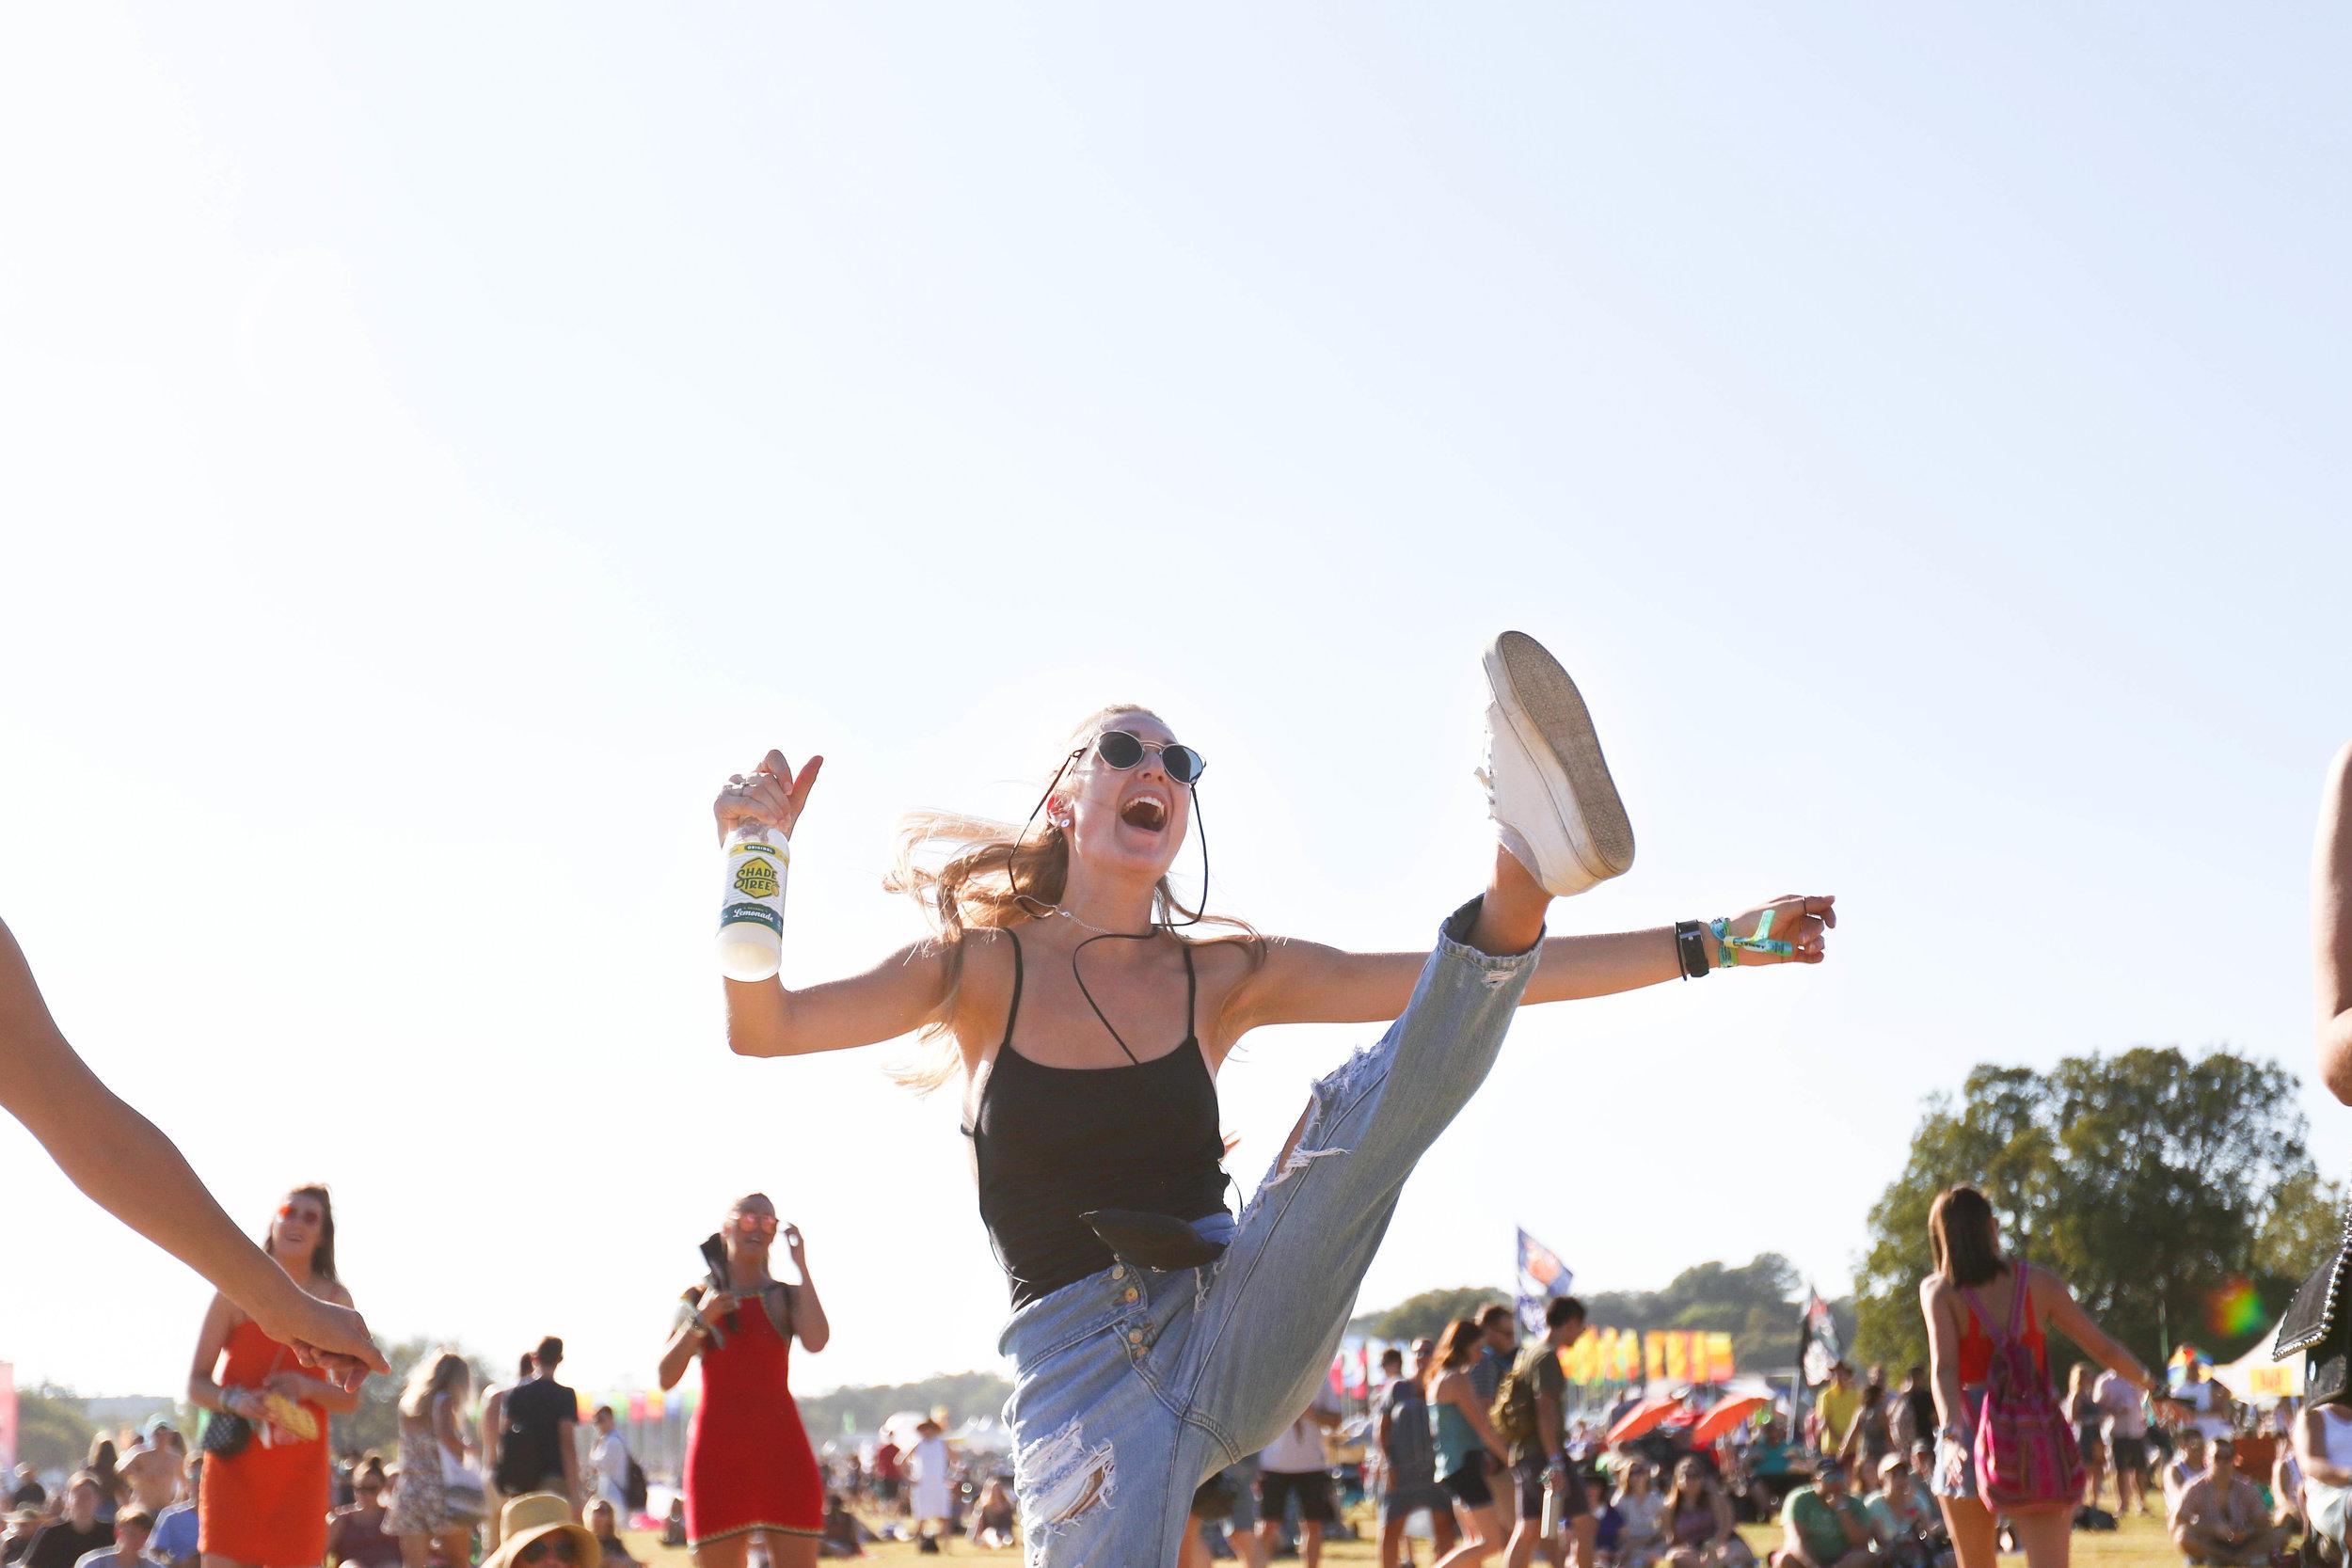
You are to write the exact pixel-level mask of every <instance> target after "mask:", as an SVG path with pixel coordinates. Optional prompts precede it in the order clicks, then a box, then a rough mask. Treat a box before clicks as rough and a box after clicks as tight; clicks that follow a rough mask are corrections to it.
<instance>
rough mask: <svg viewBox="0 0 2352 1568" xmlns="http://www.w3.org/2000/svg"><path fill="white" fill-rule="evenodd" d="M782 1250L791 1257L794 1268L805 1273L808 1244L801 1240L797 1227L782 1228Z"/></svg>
mask: <svg viewBox="0 0 2352 1568" xmlns="http://www.w3.org/2000/svg"><path fill="white" fill-rule="evenodd" d="M784 1250H785V1251H787V1252H788V1253H790V1254H791V1255H792V1261H793V1264H794V1265H795V1266H796V1267H798V1268H799V1269H800V1270H801V1271H802V1272H803V1273H805V1272H807V1269H808V1243H805V1242H803V1241H802V1240H801V1227H799V1226H797V1225H787V1226H786V1227H784Z"/></svg>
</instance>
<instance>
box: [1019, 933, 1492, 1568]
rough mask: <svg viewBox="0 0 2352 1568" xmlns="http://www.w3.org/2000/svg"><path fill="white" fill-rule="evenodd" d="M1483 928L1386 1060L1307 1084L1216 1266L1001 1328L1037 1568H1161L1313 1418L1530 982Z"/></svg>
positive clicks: (1078, 1300) (1432, 970) (1074, 1296)
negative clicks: (1302, 1105)
mask: <svg viewBox="0 0 2352 1568" xmlns="http://www.w3.org/2000/svg"><path fill="white" fill-rule="evenodd" d="M1477 909H1478V906H1477V904H1476V903H1475V902H1472V903H1470V904H1469V905H1466V906H1465V907H1464V908H1462V909H1461V910H1459V911H1455V913H1454V915H1453V917H1452V918H1450V919H1449V920H1448V921H1447V922H1446V923H1445V925H1444V926H1443V927H1441V928H1440V929H1439V932H1438V945H1437V949H1436V951H1434V952H1432V953H1431V954H1430V956H1429V961H1428V963H1427V965H1426V966H1424V967H1423V968H1422V973H1421V979H1420V981H1419V982H1418V983H1417V984H1416V985H1415V987H1414V989H1413V998H1412V1001H1411V1002H1410V1003H1409V1004H1408V1005H1407V1006H1406V1009H1405V1012H1404V1015H1403V1016H1402V1017H1400V1018H1399V1019H1398V1020H1397V1021H1396V1022H1394V1023H1392V1024H1391V1025H1390V1026H1389V1030H1388V1033H1387V1034H1385V1035H1383V1036H1382V1037H1380V1039H1379V1041H1378V1043H1376V1044H1375V1045H1372V1046H1369V1047H1367V1048H1366V1049H1364V1050H1362V1051H1359V1052H1358V1053H1356V1054H1355V1055H1354V1056H1352V1057H1350V1058H1349V1059H1348V1060H1347V1061H1346V1062H1344V1063H1343V1064H1342V1065H1341V1066H1340V1067H1339V1068H1338V1069H1335V1070H1334V1071H1332V1072H1331V1073H1329V1074H1328V1075H1327V1076H1326V1077H1324V1078H1323V1079H1321V1080H1319V1081H1318V1082H1317V1083H1316V1084H1315V1085H1314V1093H1313V1098H1312V1101H1311V1104H1310V1105H1309V1107H1308V1115H1307V1120H1306V1123H1305V1126H1304V1127H1303V1129H1302V1130H1301V1131H1300V1132H1299V1135H1298V1138H1297V1141H1296V1143H1295V1147H1294V1148H1292V1150H1291V1151H1290V1152H1289V1154H1288V1156H1287V1158H1284V1159H1282V1160H1280V1161H1279V1164H1278V1165H1277V1166H1276V1168H1273V1169H1270V1170H1268V1171H1267V1172H1266V1176H1265V1180H1263V1182H1262V1183H1261V1184H1260V1186H1259V1188H1258V1193H1257V1196H1255V1197H1253V1198H1251V1199H1250V1200H1249V1204H1248V1208H1246V1209H1245V1210H1243V1212H1242V1214H1241V1218H1240V1221H1239V1223H1238V1224H1237V1225H1236V1227H1235V1228H1234V1232H1233V1237H1232V1243H1231V1244H1230V1245H1229V1246H1228V1247H1227V1248H1226V1251H1225V1255H1224V1257H1222V1258H1220V1259H1217V1261H1216V1262H1215V1263H1213V1264H1210V1265H1208V1266H1207V1267H1205V1268H1200V1269H1183V1270H1175V1271H1169V1272H1165V1273H1163V1272H1159V1271H1156V1270H1152V1269H1139V1268H1135V1267H1132V1266H1130V1265H1127V1264H1124V1263H1120V1264H1114V1265H1113V1266H1112V1267H1110V1268H1108V1269H1105V1270H1104V1271H1103V1272H1102V1273H1100V1274H1097V1275H1090V1276H1089V1277H1088V1278H1085V1279H1081V1280H1079V1281H1078V1282H1077V1283H1075V1284H1073V1285H1065V1286H1063V1287H1062V1288H1061V1289H1060V1290H1058V1291H1054V1292H1053V1293H1052V1294H1051V1295H1048V1296H1045V1297H1043V1298H1041V1299H1040V1300H1038V1301H1033V1302H1031V1303H1030V1304H1029V1305H1028V1306H1026V1307H1023V1308H1021V1310H1020V1311H1018V1312H1016V1313H1015V1314H1013V1318H1012V1321H1011V1322H1010V1323H1008V1324H1006V1325H1005V1332H1004V1337H1003V1338H1002V1339H1001V1340H999V1342H998V1345H997V1348H998V1350H999V1351H1001V1352H1002V1353H1003V1354H1006V1355H1008V1356H1010V1357H1011V1358H1012V1361H1013V1367H1014V1371H1013V1391H1012V1398H1011V1399H1010V1400H1009V1401H1008V1402H1006V1404H1005V1421H1006V1424H1007V1425H1008V1426H1009V1427H1010V1428H1011V1429H1012V1438H1013V1490H1014V1493H1015V1495H1016V1497H1018V1498H1019V1500H1020V1505H1021V1524H1022V1534H1023V1537H1024V1539H1025V1541H1026V1543H1027V1546H1026V1550H1027V1560H1028V1562H1029V1563H1031V1564H1033V1565H1041V1568H1078V1565H1079V1564H1090V1565H1093V1568H1172V1565H1173V1564H1174V1563H1175V1561H1176V1554H1177V1550H1178V1548H1179V1546H1180V1545H1181V1544H1182V1543H1183V1539H1184V1529H1185V1528H1186V1525H1187V1522H1188V1520H1189V1517H1190V1512H1191V1506H1192V1495H1193V1491H1194V1489H1195V1488H1197V1487H1198V1486H1199V1485H1200V1482H1201V1481H1204V1480H1206V1479H1207V1478H1208V1477H1209V1476H1210V1475H1211V1474H1213V1473H1214V1472H1216V1471H1217V1470H1220V1469H1222V1468H1224V1467H1225V1466H1226V1465H1230V1464H1232V1463H1233V1462H1234V1461H1236V1460H1238V1459H1242V1458H1245V1457H1247V1456H1248V1455H1250V1454H1253V1453H1255V1452H1257V1451H1258V1450H1259V1449H1263V1447H1265V1445H1266V1444H1267V1443H1269V1442H1271V1441H1273V1439H1274V1438H1275V1437H1276V1436H1277V1435H1279V1433H1281V1431H1282V1429H1283V1428H1285V1427H1287V1426H1288V1425H1290V1423H1291V1422H1292V1421H1294V1420H1295V1419H1296V1418H1297V1417H1298V1413H1299V1412H1300V1411H1302V1410H1304V1409H1306V1408H1307V1405H1308V1403H1309V1402H1310V1401H1311V1400H1312V1398H1313V1397H1314V1392H1315V1389H1316V1387H1317V1386H1319V1385H1320V1384H1321V1383H1322V1382H1323V1380H1324V1377H1325V1375H1326V1373H1327V1370H1328V1368H1329V1367H1330V1364H1331V1355H1332V1353H1333V1352H1334V1351H1336V1350H1337V1349H1338V1348H1339V1342H1340V1335H1341V1331H1342V1330H1343V1328H1345V1326H1346V1324H1347V1318H1348V1314H1349V1313H1350V1312H1351V1311H1353V1310H1354V1309H1355V1305H1356V1291H1357V1287H1359V1285H1361V1284H1362V1283H1363V1277H1364V1271H1365V1270H1366V1269H1367V1268H1369V1267H1370V1266H1371V1264H1372V1259H1373V1254H1374V1253H1375V1252H1376V1251H1378V1250H1379V1246H1380V1238H1381V1236H1382V1235H1383V1234H1384V1233H1385V1232H1386V1231H1387V1229H1388V1227H1389V1220H1390V1217H1391V1215H1393V1214H1394V1213H1395V1212H1396V1199H1397V1195H1398V1194H1399V1193H1400V1192H1401V1191H1403V1189H1404V1186H1405V1179H1406V1177H1408V1176H1410V1175H1411V1174H1412V1172H1413V1167H1414V1165H1416V1164H1419V1163H1420V1161H1421V1157H1422V1153H1423V1152H1424V1151H1426V1150H1427V1149H1428V1148H1429V1146H1430V1145H1431V1144H1432V1143H1434V1142H1436V1141H1437V1138H1438V1133H1440V1132H1444V1131H1445V1130H1446V1127H1447V1125H1448V1124H1449V1123H1451V1122H1452V1121H1453V1120H1454V1115H1455V1113H1456V1112H1458V1111H1460V1110H1461V1108H1462V1106H1463V1105H1464V1104H1465V1103H1467V1102H1468V1101H1469V1100H1470V1096H1471V1094H1473V1093H1474V1092H1476V1090H1477V1088H1478V1085H1480V1084H1482V1083H1484V1082H1485V1081H1486V1073H1487V1070H1488V1069H1490V1068H1492V1067H1493V1066H1494V1061H1495V1056H1496V1053H1498V1052H1499V1051H1500V1050H1501V1049H1502V1037H1503V1033H1504V1031H1505V1030H1506V1029H1508V1028H1509V1026H1510V1022H1511V1016H1512V1013H1513V1012H1514V1010H1516V1009H1517V1007H1518V1002H1519V993H1520V991H1522V990H1525V989H1526V986H1527V977H1528V975H1529V974H1533V973H1534V968H1535V952H1534V950H1533V949H1531V950H1530V951H1528V952H1526V953H1522V954H1518V955H1517V956H1514V957H1509V958H1495V957H1491V956H1489V955H1487V954H1484V953H1480V952H1478V951H1477V950H1476V949H1474V948H1471V947H1468V946H1465V945H1464V944H1463V942H1461V940H1460V939H1461V938H1462V937H1463V936H1465V935H1467V934H1468V932H1469V930H1470V923H1471V921H1472V920H1474V919H1475V918H1476V915H1477Z"/></svg>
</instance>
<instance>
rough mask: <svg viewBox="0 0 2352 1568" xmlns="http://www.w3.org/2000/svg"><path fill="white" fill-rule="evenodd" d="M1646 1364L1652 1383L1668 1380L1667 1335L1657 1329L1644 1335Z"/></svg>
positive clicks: (1643, 1344) (1643, 1343)
mask: <svg viewBox="0 0 2352 1568" xmlns="http://www.w3.org/2000/svg"><path fill="white" fill-rule="evenodd" d="M1642 1350H1643V1353H1644V1357H1645V1359H1644V1366H1645V1369H1646V1370H1647V1372H1648V1375H1649V1380H1650V1381H1651V1382H1652V1383H1663V1382H1665V1381H1666V1337H1665V1336H1664V1335H1663V1334H1661V1333H1659V1332H1658V1330H1656V1329H1654V1328H1653V1329H1651V1330H1650V1331H1649V1332H1648V1333H1647V1334H1645V1335H1643V1336H1642Z"/></svg>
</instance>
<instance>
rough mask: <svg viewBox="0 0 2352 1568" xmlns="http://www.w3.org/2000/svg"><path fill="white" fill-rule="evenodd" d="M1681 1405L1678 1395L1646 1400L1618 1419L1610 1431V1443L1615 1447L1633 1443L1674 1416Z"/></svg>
mask: <svg viewBox="0 0 2352 1568" xmlns="http://www.w3.org/2000/svg"><path fill="white" fill-rule="evenodd" d="M1681 1404H1682V1400H1681V1398H1680V1396H1678V1395H1677V1396H1671V1397H1667V1398H1661V1399H1654V1400H1644V1401H1643V1402H1641V1403H1639V1404H1637V1405H1635V1406H1634V1407H1633V1408H1632V1409H1630V1410H1629V1411H1627V1412H1626V1413H1625V1415H1624V1416H1623V1417H1622V1418H1619V1419H1618V1421H1617V1424H1616V1425H1615V1426H1613V1427H1611V1428H1610V1429H1609V1441H1610V1443H1611V1445H1612V1446H1613V1445H1615V1444H1618V1443H1630V1442H1632V1441H1633V1439H1635V1438H1636V1437H1639V1436H1641V1435H1642V1433H1645V1432H1648V1431H1649V1430H1651V1429H1652V1428H1653V1427H1656V1426H1657V1425H1658V1424H1659V1423H1660V1422H1661V1421H1663V1420H1664V1419H1665V1418H1667V1417H1669V1416H1671V1415H1673V1414H1674V1413H1675V1411H1676V1410H1677V1409H1678V1408H1679V1407H1680V1406H1681Z"/></svg>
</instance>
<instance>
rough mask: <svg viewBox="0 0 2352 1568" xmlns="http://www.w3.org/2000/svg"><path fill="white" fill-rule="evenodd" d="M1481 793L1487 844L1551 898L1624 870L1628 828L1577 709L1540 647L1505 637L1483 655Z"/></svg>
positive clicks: (1564, 678)
mask: <svg viewBox="0 0 2352 1568" xmlns="http://www.w3.org/2000/svg"><path fill="white" fill-rule="evenodd" d="M1486 684H1487V685H1488V686H1489V687H1491V688H1492V689H1493V690H1494V701H1493V702H1492V703H1489V704H1488V705H1486V768H1485V769H1484V770H1483V771H1482V772H1481V774H1480V777H1481V779H1482V780H1484V781H1485V783H1486V806H1487V811H1488V814H1489V815H1491V816H1493V817H1494V819H1495V836H1496V837H1498V838H1500V839H1501V840H1502V847H1504V848H1505V849H1507V850H1509V851H1510V852H1511V856H1512V858H1513V859H1514V860H1516V861H1518V863H1520V864H1521V865H1523V866H1525V867H1527V869H1528V872H1529V874H1530V875H1531V876H1533V877H1534V879H1536V880H1537V881H1538V882H1541V883H1542V884H1543V886H1544V891H1545V892H1547V893H1549V894H1550V895H1552V896H1553V897H1555V898H1565V897H1567V896H1569V895H1571V894H1578V893H1582V892H1583V891H1584V890H1585V889H1586V888H1589V887H1593V886H1595V885H1596V884H1597V883H1600V882H1605V881H1607V880H1608V879H1610V878H1612V877H1622V876H1624V875H1625V874H1626V873H1627V872H1628V871H1629V870H1631V869H1632V866H1633V824H1632V823H1630V822H1629V821H1627V820H1626V815H1625V803H1624V802H1623V801H1622V800H1618V799H1617V786H1616V784H1613V782H1611V780H1610V777H1609V764H1608V763H1606V762H1604V761H1603V760H1602V759H1601V754H1600V738H1599V736H1596V735H1595V734H1594V733H1593V716H1592V715H1591V714H1590V713H1588V712H1587V711H1585V707H1584V699H1583V697H1582V696H1581V695H1580V694H1579V693H1578V691H1577V689H1576V683H1575V682H1574V681H1572V680H1570V679H1568V673H1567V672H1566V671H1565V670H1563V669H1562V668H1560V661H1559V660H1558V659H1556V658H1554V657H1551V655H1550V654H1549V653H1547V652H1545V651H1544V645H1543V644H1542V643H1540V642H1538V641H1535V640H1534V638H1532V637H1530V636H1528V635H1527V634H1526V633H1525V632H1521V631H1506V632H1504V633H1502V635H1501V636H1499V637H1497V638H1496V639H1495V640H1494V641H1492V642H1490V643H1488V644H1487V645H1486Z"/></svg>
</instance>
